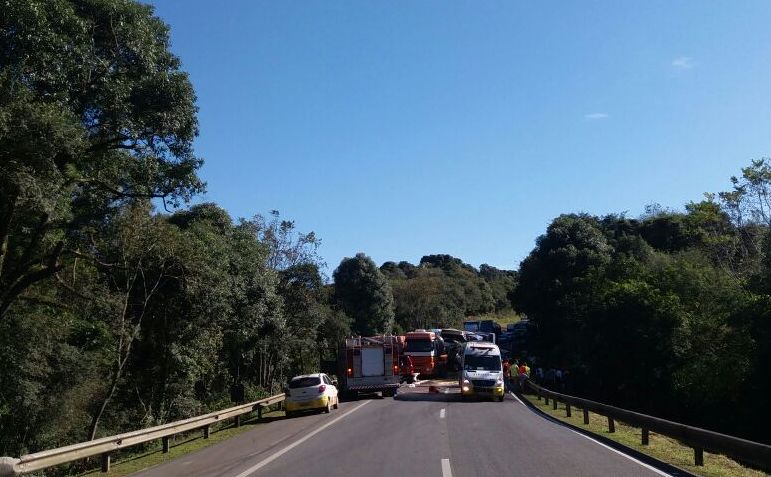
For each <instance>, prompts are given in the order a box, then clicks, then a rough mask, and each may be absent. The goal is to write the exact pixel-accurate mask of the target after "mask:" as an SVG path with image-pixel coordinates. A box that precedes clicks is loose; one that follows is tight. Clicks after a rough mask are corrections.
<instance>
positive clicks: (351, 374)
mask: <svg viewBox="0 0 771 477" xmlns="http://www.w3.org/2000/svg"><path fill="white" fill-rule="evenodd" d="M348 376H353V369H351V368H348Z"/></svg>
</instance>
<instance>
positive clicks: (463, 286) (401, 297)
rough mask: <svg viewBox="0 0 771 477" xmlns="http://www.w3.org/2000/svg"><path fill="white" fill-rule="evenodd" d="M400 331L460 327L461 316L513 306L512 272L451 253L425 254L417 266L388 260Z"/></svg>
mask: <svg viewBox="0 0 771 477" xmlns="http://www.w3.org/2000/svg"><path fill="white" fill-rule="evenodd" d="M380 270H381V271H382V272H383V274H385V276H386V277H387V278H388V280H389V281H390V283H391V287H392V288H393V294H394V306H395V311H396V323H397V325H398V329H400V330H404V331H410V330H414V329H417V328H434V327H459V326H460V325H461V322H462V321H463V319H464V318H466V317H468V316H474V315H481V314H484V313H490V312H500V311H504V310H510V309H511V296H512V294H513V292H514V288H515V287H516V283H517V281H516V273H515V272H512V271H505V270H499V269H497V268H495V267H493V266H490V265H482V266H481V267H480V268H479V270H477V269H476V268H474V267H472V266H471V265H469V264H466V263H463V262H462V261H461V260H460V259H458V258H455V257H452V256H450V255H427V256H424V257H423V258H422V259H421V260H420V263H419V264H418V265H417V266H415V265H413V264H411V263H408V262H399V263H398V264H397V263H395V262H386V263H384V264H383V265H382V266H381V267H380Z"/></svg>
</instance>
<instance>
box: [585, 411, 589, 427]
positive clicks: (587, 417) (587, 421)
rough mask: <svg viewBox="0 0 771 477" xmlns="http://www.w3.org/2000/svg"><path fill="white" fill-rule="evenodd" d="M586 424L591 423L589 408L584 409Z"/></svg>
mask: <svg viewBox="0 0 771 477" xmlns="http://www.w3.org/2000/svg"><path fill="white" fill-rule="evenodd" d="M584 424H586V425H587V426H588V425H589V410H588V409H584Z"/></svg>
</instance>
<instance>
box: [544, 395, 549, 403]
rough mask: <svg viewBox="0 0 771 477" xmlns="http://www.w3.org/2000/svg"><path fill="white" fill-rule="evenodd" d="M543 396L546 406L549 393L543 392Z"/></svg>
mask: <svg viewBox="0 0 771 477" xmlns="http://www.w3.org/2000/svg"><path fill="white" fill-rule="evenodd" d="M543 398H544V399H545V401H544V402H545V404H546V405H547V406H548V405H549V395H548V394H544V395H543Z"/></svg>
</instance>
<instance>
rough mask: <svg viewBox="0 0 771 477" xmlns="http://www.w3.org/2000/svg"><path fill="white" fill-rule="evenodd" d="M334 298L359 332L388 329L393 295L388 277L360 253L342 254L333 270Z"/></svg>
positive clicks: (390, 324)
mask: <svg viewBox="0 0 771 477" xmlns="http://www.w3.org/2000/svg"><path fill="white" fill-rule="evenodd" d="M333 278H334V281H335V302H336V303H337V304H338V305H339V306H340V309H341V310H343V311H344V312H345V313H346V314H347V315H349V316H350V317H351V318H352V319H353V324H352V328H353V331H354V332H356V333H358V334H361V335H372V334H377V333H388V332H390V331H391V329H392V327H393V324H394V297H393V292H392V291H391V286H390V284H389V283H388V280H386V278H385V277H384V276H383V274H382V273H381V272H380V270H379V269H378V268H377V266H376V265H375V262H373V261H372V259H371V258H369V257H368V256H366V255H365V254H363V253H358V254H356V256H355V257H353V258H344V259H343V260H342V261H341V262H340V265H339V266H338V267H337V269H335V271H334V273H333Z"/></svg>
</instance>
